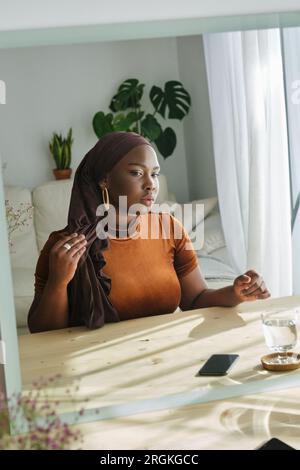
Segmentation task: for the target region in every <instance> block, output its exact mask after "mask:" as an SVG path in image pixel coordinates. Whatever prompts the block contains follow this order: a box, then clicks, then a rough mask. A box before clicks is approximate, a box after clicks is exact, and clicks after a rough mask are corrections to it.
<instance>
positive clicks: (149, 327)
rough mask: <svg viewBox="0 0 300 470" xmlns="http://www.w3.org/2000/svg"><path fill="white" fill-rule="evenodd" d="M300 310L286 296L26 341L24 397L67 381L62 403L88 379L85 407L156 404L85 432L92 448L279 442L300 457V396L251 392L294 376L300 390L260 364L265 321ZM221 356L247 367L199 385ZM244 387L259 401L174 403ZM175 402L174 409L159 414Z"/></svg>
mask: <svg viewBox="0 0 300 470" xmlns="http://www.w3.org/2000/svg"><path fill="white" fill-rule="evenodd" d="M299 306H300V297H285V298H280V299H268V300H264V301H256V302H251V303H244V304H241V305H240V306H238V307H236V308H231V309H229V308H209V309H199V310H193V311H188V312H178V313H173V314H169V315H161V316H154V317H146V318H142V319H139V320H130V321H125V322H120V323H115V324H108V325H105V326H104V327H103V328H101V329H98V330H93V331H89V330H86V329H85V328H81V327H79V328H72V329H64V330H58V331H53V332H46V333H39V334H34V335H25V336H20V337H19V345H20V354H21V364H22V365H21V367H22V376H23V384H24V388H25V390H28V389H30V388H31V384H32V382H33V381H34V380H35V379H36V378H37V377H38V376H53V375H54V374H56V373H61V374H62V375H63V383H62V384H61V385H60V386H59V387H58V388H57V389H56V390H55V393H56V397H57V396H58V397H59V398H60V399H62V398H63V397H64V390H65V387H66V386H68V385H70V384H72V383H74V381H76V380H80V388H79V391H78V392H77V394H76V401H77V405H76V406H77V407H79V408H80V407H81V406H84V407H85V408H86V407H97V406H99V407H112V408H109V409H110V410H111V409H113V410H114V406H116V405H119V404H126V403H128V402H130V403H133V404H134V403H136V402H141V400H143V401H142V402H141V403H142V404H143V403H144V404H145V403H148V406H149V407H150V409H147V410H146V409H143V406H142V407H141V410H140V411H139V412H135V411H134V412H132V413H129V414H128V415H127V416H119V417H114V418H113V419H104V420H101V421H97V422H92V423H85V424H80V425H78V426H79V427H80V429H81V430H82V431H83V433H84V439H85V443H84V448H86V449H253V448H255V447H256V446H258V445H259V444H261V443H262V442H263V441H265V440H267V439H268V438H269V437H271V436H275V437H278V438H281V439H282V440H284V441H286V442H287V443H289V444H290V445H292V446H294V447H296V448H299V449H300V406H299V403H300V398H299V391H300V387H294V388H286V387H285V386H284V385H282V386H280V388H281V389H280V390H277V391H268V392H262V393H261V392H260V393H257V392H255V393H251V386H254V387H255V383H257V384H261V383H266V384H270V383H271V381H272V380H275V381H278V377H283V380H284V379H285V378H286V377H287V374H288V376H289V377H292V379H294V378H295V379H297V380H298V379H299V384H300V369H299V370H296V371H292V372H285V373H281V374H279V373H270V372H267V371H265V370H263V369H262V368H261V367H260V357H261V356H262V355H264V354H266V353H268V349H267V347H266V345H265V342H264V338H263V334H262V329H261V321H260V313H261V312H262V311H265V310H268V311H270V310H273V309H276V308H278V307H299ZM216 353H237V354H239V355H240V359H239V361H238V363H237V364H236V365H235V367H234V368H233V369H232V371H231V372H230V374H229V375H228V376H225V377H219V378H218V377H206V378H205V377H199V376H197V372H198V370H199V368H200V366H201V365H202V364H203V363H204V362H205V361H206V360H207V358H208V357H209V356H210V355H211V354H216ZM239 385H243V386H244V388H245V387H246V388H247V387H250V393H246V394H245V395H242V396H233V397H227V398H223V399H219V400H216V401H210V402H207V403H193V404H188V405H185V406H177V405H176V403H175V404H174V402H173V401H172V399H173V398H174V397H175V402H176V397H181V398H182V397H185V396H191V394H193V393H195V394H197V393H198V392H200V391H204V392H205V393H206V392H207V396H208V397H209V396H211V393H212V392H214V391H215V390H217V391H219V392H221V393H223V391H225V390H227V391H228V390H234V389H235V387H236V386H239ZM166 396H167V398H166V399H164V400H165V403H167V405H166V406H165V407H164V409H157V407H156V403H159V402H160V401H161V399H162V397H166ZM86 397H88V398H89V400H90V401H89V402H88V403H86V402H85V401H84V400H85V398H86ZM145 400H146V402H145ZM147 400H148V402H147ZM62 406H63V409H64V410H66V409H70V407H71V406H73V404H72V405H71V404H70V403H69V402H68V400H65V402H64V403H63V404H62ZM133 409H134V407H133ZM117 415H118V413H117Z"/></svg>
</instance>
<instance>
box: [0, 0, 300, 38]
mask: <svg viewBox="0 0 300 470" xmlns="http://www.w3.org/2000/svg"><path fill="white" fill-rule="evenodd" d="M299 7H300V5H299V0H251V1H245V2H242V1H241V0H226V1H224V0H223V1H220V0H188V1H186V2H183V1H182V0H163V1H161V0H152V1H151V2H141V0H127V1H126V2H125V1H124V0H114V1H113V2H107V0H51V2H50V1H47V0H44V1H42V0H0V31H6V30H16V29H27V28H47V27H53V26H74V25H87V24H105V23H118V22H121V23H122V22H136V21H146V20H147V21H150V20H162V19H181V18H195V17H199V18H205V17H214V16H227V15H247V14H253V13H264V12H265V13H268V12H283V11H294V10H295V11H296V10H299Z"/></svg>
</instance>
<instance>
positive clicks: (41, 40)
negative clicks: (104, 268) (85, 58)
mask: <svg viewBox="0 0 300 470" xmlns="http://www.w3.org/2000/svg"><path fill="white" fill-rule="evenodd" d="M297 26H300V11H299V12H289V13H267V14H256V15H240V16H225V17H212V18H195V19H182V20H163V21H149V22H140V23H126V24H109V25H91V26H76V27H68V28H49V29H43V30H26V31H25V30H23V31H22V30H20V31H1V32H0V49H8V48H11V47H32V46H44V45H64V44H82V43H91V42H100V41H116V40H138V39H146V38H147V39H150V38H152V39H154V38H163V37H174V36H175V37H180V36H191V35H200V34H203V33H209V32H228V31H239V30H249V29H267V28H283V27H297ZM0 79H1V77H0ZM0 105H1V104H0ZM0 227H1V229H0V260H1V269H0V359H1V350H4V349H6V356H7V358H8V360H7V361H5V360H3V361H2V362H3V364H1V360H0V387H2V388H3V390H4V393H5V394H6V396H7V397H10V396H12V395H15V394H19V393H21V392H22V380H21V367H20V356H19V348H18V337H17V326H16V317H15V307H14V297H13V287H12V286H13V284H12V274H11V265H10V256H9V244H8V236H7V230H6V213H5V198H4V183H3V177H2V164H1V158H0ZM3 352H4V351H2V353H3ZM299 380H300V379H297V384H298V385H299V383H298V382H299ZM272 382H273V385H271V384H269V386H268V387H269V388H268V389H276V388H277V389H280V388H282V382H285V381H282V380H279V379H278V380H274V381H272ZM292 382H293V381H292ZM280 384H281V385H280ZM286 386H287V384H285V387H286ZM290 386H295V384H293V385H290ZM264 387H265V385H263V384H262V383H261V381H257V382H255V383H252V384H241V385H236V386H235V387H228V388H229V389H230V390H229V389H226V390H219V391H212V393H211V394H207V393H206V394H205V396H204V397H203V396H202V395H201V393H200V392H199V393H198V396H197V397H195V396H194V395H191V394H190V396H189V394H188V396H185V398H184V397H181V398H180V397H179V395H180V394H178V396H177V397H174V398H175V400H174V402H176V398H177V403H173V406H175V405H177V406H180V404H183V403H182V402H183V401H184V404H185V405H186V404H188V403H203V402H208V401H211V400H216V399H222V398H223V399H224V398H225V397H226V398H229V397H232V396H238V395H241V394H244V393H246V392H247V393H256V392H261V391H264ZM216 395H217V396H216ZM164 398H167V397H161V401H162V402H163V401H164ZM151 401H154V400H150V402H151ZM144 406H146V404H145V405H144ZM160 406H161V407H159V404H158V403H156V404H155V406H154V408H152V409H163V408H165V407H166V405H165V404H161V405H160ZM142 408H143V406H142ZM150 408H151V407H150ZM8 410H9V403H8ZM134 410H135V411H134ZM140 411H141V408H140V406H139V404H138V403H136V406H134V403H133V404H132V403H128V404H123V405H119V406H115V407H104V408H101V416H100V415H99V409H90V410H87V413H85V414H84V415H83V416H81V417H79V419H78V416H77V418H76V423H77V424H79V423H81V422H91V421H96V420H101V419H108V418H112V417H117V416H128V415H130V414H134V413H136V412H140ZM148 411H149V409H148ZM60 416H61V418H62V419H63V421H64V422H67V423H69V424H72V423H75V412H70V413H67V414H63V415H60ZM14 424H16V423H14ZM19 425H20V426H19V427H16V429H15V431H14V432H17V431H18V429H23V430H24V425H25V426H26V422H24V420H23V422H20V423H19ZM21 426H22V427H21ZM10 429H11V432H12V427H11V426H10Z"/></svg>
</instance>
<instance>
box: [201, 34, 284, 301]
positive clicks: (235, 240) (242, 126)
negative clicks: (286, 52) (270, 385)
mask: <svg viewBox="0 0 300 470" xmlns="http://www.w3.org/2000/svg"><path fill="white" fill-rule="evenodd" d="M204 51H205V60H206V68H207V77H208V87H209V99H210V108H211V119H212V128H213V144H214V157H215V166H216V177H217V187H218V196H219V205H220V212H221V217H222V225H223V230H224V236H225V240H226V244H227V247H228V251H229V256H230V259H231V262H232V265H233V266H234V268H235V269H236V270H237V271H238V272H240V273H242V272H244V271H246V270H247V269H255V270H257V271H258V272H260V273H261V274H262V275H263V277H264V279H265V281H266V284H267V286H268V288H269V290H270V291H271V295H272V296H273V297H278V296H283V295H290V294H291V293H292V263H291V223H290V220H291V219H290V218H291V211H290V183H289V166H288V165H289V162H288V143H287V127H286V114H285V99H284V82H283V70H282V56H281V46H280V32H279V30H278V29H276V30H274V29H271V30H261V31H245V32H234V33H216V34H204Z"/></svg>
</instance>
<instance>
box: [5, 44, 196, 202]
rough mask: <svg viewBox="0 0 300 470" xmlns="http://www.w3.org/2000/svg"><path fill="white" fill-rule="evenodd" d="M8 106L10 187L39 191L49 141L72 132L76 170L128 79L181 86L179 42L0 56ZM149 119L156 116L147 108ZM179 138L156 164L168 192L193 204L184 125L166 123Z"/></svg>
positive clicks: (47, 172) (47, 173)
mask: <svg viewBox="0 0 300 470" xmlns="http://www.w3.org/2000/svg"><path fill="white" fill-rule="evenodd" d="M0 70H1V79H2V80H4V81H5V82H6V88H7V90H6V93H7V96H6V104H5V105H1V106H0V122H1V123H2V124H1V126H0V152H1V157H2V160H4V161H6V162H7V168H6V170H5V172H4V180H5V183H6V184H20V185H24V186H27V187H31V188H32V187H34V186H36V185H38V184H40V183H42V182H44V181H46V180H49V179H53V176H52V168H54V162H53V161H52V159H51V157H50V154H49V151H48V141H49V139H50V138H51V135H52V132H53V131H56V132H61V131H62V132H63V133H66V132H67V130H68V128H69V127H72V128H73V132H74V139H75V141H74V146H73V148H74V150H73V164H72V166H73V168H76V167H77V165H78V163H79V162H80V160H81V159H82V157H83V156H84V154H85V153H86V152H87V151H88V150H89V149H90V148H91V147H92V146H93V145H94V144H95V142H96V139H97V138H96V136H95V134H94V132H93V129H92V124H91V122H92V118H93V115H94V114H95V112H97V111H98V110H103V111H106V112H108V105H109V103H110V99H111V97H112V96H113V94H114V93H115V92H116V89H117V87H118V85H119V84H120V83H121V82H122V81H123V80H124V79H126V78H139V79H140V81H142V82H143V83H145V84H146V87H145V88H146V90H147V92H146V96H147V97H148V94H149V91H150V88H151V86H152V85H154V84H156V85H158V86H161V87H163V85H164V83H165V82H166V81H167V80H170V79H175V80H178V79H179V75H178V61H177V46H176V39H175V38H172V39H151V40H139V41H122V42H106V43H97V44H90V45H76V46H74V45H73V46H48V47H34V48H25V49H8V50H1V51H0ZM144 103H145V106H146V107H147V110H148V111H149V112H152V110H153V108H152V105H151V104H150V102H149V100H148V99H145V100H144ZM166 123H168V124H169V125H170V126H171V127H172V128H173V129H174V131H175V132H176V134H177V139H178V143H177V147H176V149H175V152H174V154H173V155H172V156H170V157H169V158H168V159H167V160H163V158H162V157H159V160H160V164H161V167H162V172H163V173H165V174H166V175H167V177H168V181H169V185H170V190H171V191H173V192H175V193H176V196H177V197H178V199H179V200H181V201H187V200H188V183H187V169H186V161H185V148H184V139H183V123H182V122H179V121H176V120H174V121H166Z"/></svg>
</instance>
